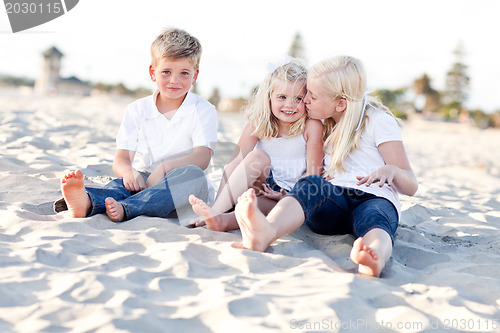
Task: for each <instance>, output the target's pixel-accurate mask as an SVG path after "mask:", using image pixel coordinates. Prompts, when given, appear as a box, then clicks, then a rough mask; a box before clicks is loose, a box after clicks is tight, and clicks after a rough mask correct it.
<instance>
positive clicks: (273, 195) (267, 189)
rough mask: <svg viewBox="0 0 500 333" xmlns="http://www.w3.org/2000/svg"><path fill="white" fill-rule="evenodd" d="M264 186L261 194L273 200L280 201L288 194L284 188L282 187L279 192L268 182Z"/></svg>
mask: <svg viewBox="0 0 500 333" xmlns="http://www.w3.org/2000/svg"><path fill="white" fill-rule="evenodd" d="M262 188H263V189H264V190H260V192H259V194H260V195H262V196H264V197H266V198H268V199H271V200H275V201H279V200H280V199H281V198H283V197H284V196H285V194H286V191H285V190H284V189H281V191H279V192H277V191H275V190H273V189H271V186H269V185H268V184H262Z"/></svg>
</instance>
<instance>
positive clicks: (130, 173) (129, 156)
mask: <svg viewBox="0 0 500 333" xmlns="http://www.w3.org/2000/svg"><path fill="white" fill-rule="evenodd" d="M134 156H135V151H131V150H125V149H117V150H116V155H115V160H114V162H113V171H114V173H115V175H116V176H117V177H121V178H123V185H124V186H125V188H126V189H127V191H129V192H139V191H142V190H144V189H145V188H146V183H145V182H144V178H142V176H141V174H140V173H139V172H138V171H137V170H135V169H134V167H132V161H133V160H134Z"/></svg>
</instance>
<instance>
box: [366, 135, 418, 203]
mask: <svg viewBox="0 0 500 333" xmlns="http://www.w3.org/2000/svg"><path fill="white" fill-rule="evenodd" d="M378 151H379V152H380V155H382V157H383V159H384V162H385V164H386V165H384V166H383V167H381V168H380V169H378V170H377V171H375V172H374V173H372V174H371V175H368V176H366V177H357V178H358V180H359V182H358V185H361V184H366V186H370V185H371V184H372V183H379V186H380V187H382V186H383V185H384V184H386V183H387V184H388V185H389V186H394V187H395V188H396V191H398V192H399V193H401V194H405V195H409V196H412V195H414V194H415V193H416V192H417V189H418V182H417V177H415V174H414V173H413V170H412V169H411V166H410V161H409V160H408V156H407V155H406V151H405V147H404V145H403V142H402V141H388V142H384V143H381V144H380V145H379V146H378Z"/></svg>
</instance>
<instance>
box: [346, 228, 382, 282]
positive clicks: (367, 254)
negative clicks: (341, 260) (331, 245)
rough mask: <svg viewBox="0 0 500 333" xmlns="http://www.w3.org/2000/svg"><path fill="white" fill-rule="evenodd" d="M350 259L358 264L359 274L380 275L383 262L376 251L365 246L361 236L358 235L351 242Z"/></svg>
mask: <svg viewBox="0 0 500 333" xmlns="http://www.w3.org/2000/svg"><path fill="white" fill-rule="evenodd" d="M351 260H352V261H354V263H356V264H358V265H359V267H358V271H359V273H360V274H364V275H370V276H380V273H381V272H382V269H384V266H385V263H384V262H382V261H381V258H380V257H379V256H378V255H377V253H376V252H375V251H374V250H372V249H371V248H369V247H368V246H366V244H365V242H364V240H363V238H362V237H359V238H358V239H356V240H355V241H354V243H353V244H352V250H351Z"/></svg>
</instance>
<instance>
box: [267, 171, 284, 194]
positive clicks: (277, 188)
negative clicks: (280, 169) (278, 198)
mask: <svg viewBox="0 0 500 333" xmlns="http://www.w3.org/2000/svg"><path fill="white" fill-rule="evenodd" d="M266 184H267V185H269V186H270V187H271V190H273V191H276V192H279V191H281V187H280V186H279V185H278V184H276V182H275V181H274V177H273V171H272V170H270V171H269V176H268V177H267V179H266Z"/></svg>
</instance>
